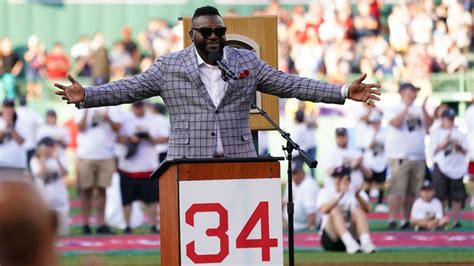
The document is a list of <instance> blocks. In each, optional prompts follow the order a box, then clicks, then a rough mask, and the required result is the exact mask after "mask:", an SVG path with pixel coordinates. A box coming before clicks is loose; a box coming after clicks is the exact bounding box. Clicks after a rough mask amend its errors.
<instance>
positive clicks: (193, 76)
mask: <svg viewBox="0 0 474 266" xmlns="http://www.w3.org/2000/svg"><path fill="white" fill-rule="evenodd" d="M184 57H185V58H184V60H183V62H184V68H185V69H186V71H187V72H188V78H189V80H190V81H191V82H192V83H193V85H194V88H195V89H197V90H198V91H199V92H200V93H201V95H202V97H204V99H206V101H208V102H209V103H210V104H211V105H213V106H214V103H213V102H212V99H211V96H209V93H208V92H207V90H206V86H204V83H202V80H201V77H200V76H199V70H198V63H197V58H196V51H195V48H194V44H192V45H191V46H189V47H188V48H186V52H185V54H184Z"/></svg>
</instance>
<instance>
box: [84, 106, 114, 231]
mask: <svg viewBox="0 0 474 266" xmlns="http://www.w3.org/2000/svg"><path fill="white" fill-rule="evenodd" d="M121 117H122V113H121V111H120V108H119V107H99V108H91V109H81V110H78V115H77V116H76V119H75V121H76V123H77V125H78V128H79V134H78V136H77V151H76V152H77V158H78V160H77V167H76V169H78V185H79V189H80V196H81V211H82V216H83V221H84V225H83V227H82V234H84V235H90V234H91V233H92V230H91V227H90V226H89V217H90V215H91V210H92V198H93V194H94V193H93V192H94V190H96V191H97V193H96V199H97V204H96V206H97V223H98V227H97V229H96V233H98V234H111V233H112V231H111V230H110V227H109V226H108V225H107V224H106V223H105V218H104V216H105V203H106V197H107V194H106V193H105V192H106V189H107V188H108V187H109V186H110V185H111V183H112V175H113V174H114V173H115V171H116V170H117V168H116V164H115V154H114V152H115V144H116V136H117V132H118V131H119V130H120V122H121Z"/></svg>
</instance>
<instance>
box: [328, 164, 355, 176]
mask: <svg viewBox="0 0 474 266" xmlns="http://www.w3.org/2000/svg"><path fill="white" fill-rule="evenodd" d="M350 174H351V169H350V168H349V167H347V166H344V165H342V166H338V167H336V168H335V169H334V172H332V175H331V176H332V177H334V178H341V177H344V176H347V175H350Z"/></svg>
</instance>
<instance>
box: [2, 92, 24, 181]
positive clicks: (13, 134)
mask: <svg viewBox="0 0 474 266" xmlns="http://www.w3.org/2000/svg"><path fill="white" fill-rule="evenodd" d="M16 122H17V115H16V112H15V103H14V102H13V101H12V100H5V101H4V102H3V104H2V112H1V116H0V178H17V177H20V178H26V177H27V174H26V170H27V165H26V161H27V160H26V151H25V148H24V147H23V143H24V142H25V139H24V138H23V134H22V133H21V132H20V130H19V129H18V124H17V123H16Z"/></svg>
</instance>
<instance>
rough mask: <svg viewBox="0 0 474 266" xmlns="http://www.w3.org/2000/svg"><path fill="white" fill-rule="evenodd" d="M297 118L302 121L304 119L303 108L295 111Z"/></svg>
mask: <svg viewBox="0 0 474 266" xmlns="http://www.w3.org/2000/svg"><path fill="white" fill-rule="evenodd" d="M295 120H296V121H298V122H300V123H302V122H303V121H304V112H303V111H302V110H299V111H298V112H296V113H295Z"/></svg>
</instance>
